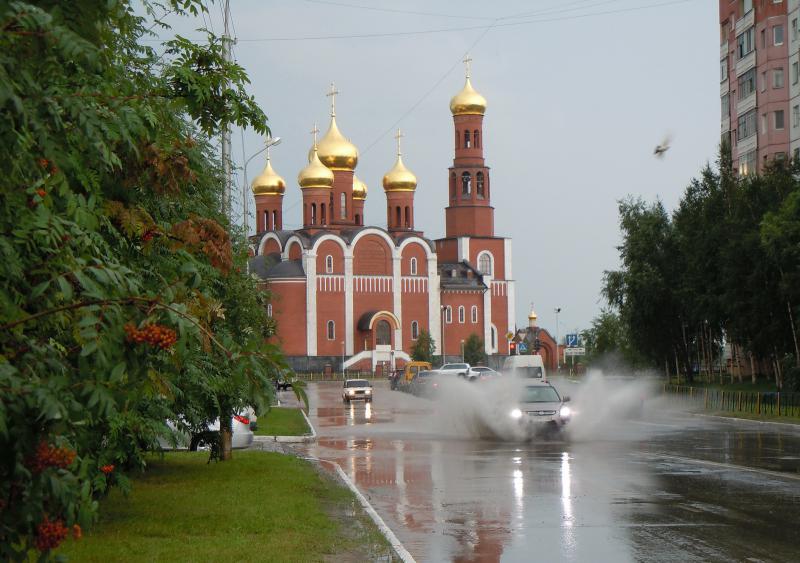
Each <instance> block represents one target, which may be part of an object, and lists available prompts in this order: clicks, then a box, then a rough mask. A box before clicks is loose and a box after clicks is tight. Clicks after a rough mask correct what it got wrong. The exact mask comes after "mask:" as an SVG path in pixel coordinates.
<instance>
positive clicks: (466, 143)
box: [464, 129, 472, 149]
mask: <svg viewBox="0 0 800 563" xmlns="http://www.w3.org/2000/svg"><path fill="white" fill-rule="evenodd" d="M470 146H472V145H471V143H470V142H469V129H467V130H466V131H464V148H465V149H468V148H470Z"/></svg>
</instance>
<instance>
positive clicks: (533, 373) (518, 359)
mask: <svg viewBox="0 0 800 563" xmlns="http://www.w3.org/2000/svg"><path fill="white" fill-rule="evenodd" d="M503 375H507V376H512V377H526V378H532V379H541V380H542V381H547V372H546V371H545V369H544V362H543V361H542V357H541V356H538V355H530V356H509V357H507V358H506V361H505V362H503Z"/></svg>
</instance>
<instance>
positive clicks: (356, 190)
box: [353, 175, 367, 199]
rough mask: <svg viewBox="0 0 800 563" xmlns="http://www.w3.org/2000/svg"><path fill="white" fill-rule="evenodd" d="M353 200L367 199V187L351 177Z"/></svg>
mask: <svg viewBox="0 0 800 563" xmlns="http://www.w3.org/2000/svg"><path fill="white" fill-rule="evenodd" d="M353 199H367V185H366V184H365V183H364V182H362V181H361V179H360V178H359V177H358V176H356V175H353Z"/></svg>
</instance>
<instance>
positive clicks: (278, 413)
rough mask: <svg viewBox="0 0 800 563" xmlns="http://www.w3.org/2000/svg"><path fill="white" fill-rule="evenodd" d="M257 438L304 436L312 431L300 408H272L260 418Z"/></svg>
mask: <svg viewBox="0 0 800 563" xmlns="http://www.w3.org/2000/svg"><path fill="white" fill-rule="evenodd" d="M256 426H257V430H256V431H255V435H256V436H302V435H303V434H309V433H310V432H311V429H310V428H309V427H308V424H307V423H306V419H305V418H304V417H303V413H302V412H300V409H299V408H295V407H272V408H271V409H270V410H269V412H268V413H267V414H263V415H261V416H259V417H258V422H257V424H256Z"/></svg>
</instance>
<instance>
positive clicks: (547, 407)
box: [508, 382, 572, 436]
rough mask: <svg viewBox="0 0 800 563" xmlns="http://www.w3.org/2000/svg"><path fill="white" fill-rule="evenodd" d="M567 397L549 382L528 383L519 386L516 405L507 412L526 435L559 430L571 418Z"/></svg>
mask: <svg viewBox="0 0 800 563" xmlns="http://www.w3.org/2000/svg"><path fill="white" fill-rule="evenodd" d="M568 402H569V397H567V396H564V397H561V395H559V394H558V391H556V388H555V387H553V386H552V385H550V384H549V383H544V382H542V383H538V382H537V383H528V384H526V385H525V386H524V387H522V388H521V390H520V394H519V397H518V401H517V404H516V406H514V407H513V408H512V409H511V411H510V412H509V413H508V414H509V416H510V417H511V418H512V420H514V421H517V423H518V424H519V426H520V428H521V429H522V430H523V432H524V433H525V434H526V435H527V436H532V435H534V434H538V433H541V432H546V431H552V430H561V429H562V428H563V427H564V426H565V425H566V424H567V423H568V422H569V421H570V419H571V418H572V409H571V408H570V407H569V406H568V405H567V404H566V403H568Z"/></svg>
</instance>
